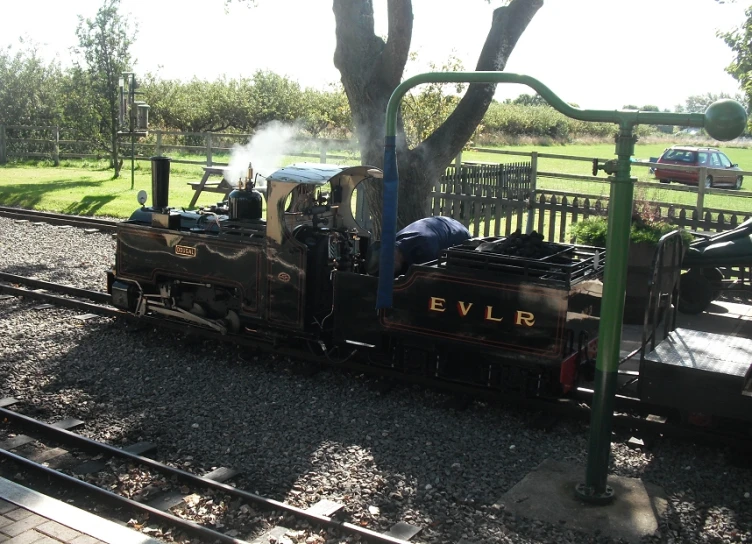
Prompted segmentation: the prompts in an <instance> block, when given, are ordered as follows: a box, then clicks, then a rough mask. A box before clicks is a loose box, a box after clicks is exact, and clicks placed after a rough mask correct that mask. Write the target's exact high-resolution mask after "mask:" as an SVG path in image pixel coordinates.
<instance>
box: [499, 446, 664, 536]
mask: <svg viewBox="0 0 752 544" xmlns="http://www.w3.org/2000/svg"><path fill="white" fill-rule="evenodd" d="M584 481H585V469H584V467H579V466H576V465H570V464H567V463H562V462H560V461H553V460H550V459H547V460H545V461H544V462H543V463H541V464H540V465H539V466H538V467H537V468H536V469H535V470H534V471H533V472H531V473H530V474H528V475H527V476H525V478H523V479H522V481H520V482H519V483H518V484H517V485H515V486H514V487H513V488H512V489H510V490H509V491H507V493H505V494H504V496H503V497H502V498H501V500H500V501H499V503H500V504H503V505H504V507H505V510H506V511H507V512H511V513H513V514H516V515H518V516H522V517H525V518H530V519H536V520H539V521H545V522H548V523H552V524H556V525H559V524H562V522H563V524H564V526H565V527H568V528H570V529H573V530H577V531H582V532H584V533H590V534H592V533H594V532H595V531H596V530H597V531H600V534H602V535H607V536H610V537H612V538H615V539H617V538H622V539H624V540H626V541H627V542H635V543H637V542H639V541H640V539H641V538H642V537H644V536H648V535H652V534H653V533H655V531H656V530H657V529H658V521H659V520H660V519H661V518H662V517H663V516H665V514H666V506H667V503H666V498H665V495H664V494H663V490H662V489H661V488H660V487H658V486H655V485H652V484H649V483H646V482H643V481H642V480H638V479H636V478H624V477H620V476H609V478H608V485H610V486H611V487H612V488H613V489H614V496H615V499H614V501H613V502H612V503H611V504H610V505H608V506H594V505H591V504H586V503H583V502H582V501H580V500H578V499H577V498H575V493H574V489H575V486H576V485H577V484H579V483H582V482H584Z"/></svg>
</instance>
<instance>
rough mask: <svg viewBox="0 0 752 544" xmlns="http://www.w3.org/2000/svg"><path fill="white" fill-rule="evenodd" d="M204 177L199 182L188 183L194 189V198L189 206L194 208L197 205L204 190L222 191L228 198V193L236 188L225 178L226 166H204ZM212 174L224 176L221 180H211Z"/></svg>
mask: <svg viewBox="0 0 752 544" xmlns="http://www.w3.org/2000/svg"><path fill="white" fill-rule="evenodd" d="M203 168H204V177H202V178H201V181H199V182H189V183H188V185H190V186H191V189H193V191H194V193H193V198H192V199H191V203H190V204H189V205H188V207H189V208H193V206H195V205H196V201H197V200H198V197H199V196H200V195H201V193H202V192H204V191H206V192H209V193H222V194H224V195H225V198H227V195H229V194H230V192H231V191H232V190H233V189H234V188H235V187H233V186H232V185H230V183H228V181H227V180H226V179H225V174H224V168H217V167H214V166H204V167H203ZM211 176H222V179H221V180H220V181H209V178H210V177H211Z"/></svg>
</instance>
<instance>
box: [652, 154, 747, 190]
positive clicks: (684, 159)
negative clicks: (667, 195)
mask: <svg viewBox="0 0 752 544" xmlns="http://www.w3.org/2000/svg"><path fill="white" fill-rule="evenodd" d="M671 164H680V165H682V166H706V167H707V168H713V169H718V170H708V174H707V177H706V178H705V187H706V188H708V189H709V188H711V187H721V186H724V187H727V188H731V189H741V188H742V180H743V176H741V175H740V174H739V173H738V172H739V171H740V168H739V165H738V164H731V161H730V160H729V158H728V157H727V156H726V155H724V154H723V153H721V152H720V151H718V150H717V149H715V148H712V147H689V146H673V147H670V148H668V149H667V150H666V151H664V152H663V155H661V157H660V158H659V159H658V163H657V165H656V166H655V177H656V178H658V180H659V181H660V182H661V183H671V182H672V181H675V182H677V183H684V184H687V185H697V177H698V174H699V170H694V171H692V170H670V169H669V168H668V167H667V166H668V165H671ZM662 165H667V166H666V167H662Z"/></svg>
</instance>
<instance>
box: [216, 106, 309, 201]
mask: <svg viewBox="0 0 752 544" xmlns="http://www.w3.org/2000/svg"><path fill="white" fill-rule="evenodd" d="M299 131H300V127H299V126H298V125H297V124H290V123H281V122H279V121H272V122H270V123H267V124H265V125H263V126H262V127H261V128H260V129H259V130H258V131H256V133H255V134H254V135H253V137H251V139H250V140H249V141H248V143H247V144H245V145H240V144H234V145H233V147H232V152H231V154H230V164H229V165H228V166H227V168H225V169H224V178H225V179H226V180H227V181H228V182H229V183H231V184H232V185H233V186H235V187H237V186H238V181H239V180H241V179H243V180H244V179H245V178H246V175H247V173H248V165H249V164H251V163H252V164H253V170H254V172H256V173H257V174H259V176H258V179H257V183H256V187H257V188H259V189H261V188H264V187H266V177H267V176H269V175H270V174H271V173H272V172H274V171H276V170H278V169H279V168H280V167H281V166H282V160H283V158H284V157H285V156H286V155H289V154H291V153H293V152H294V151H295V148H296V147H297V143H296V136H297V135H298V134H299Z"/></svg>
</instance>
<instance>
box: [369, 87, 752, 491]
mask: <svg viewBox="0 0 752 544" xmlns="http://www.w3.org/2000/svg"><path fill="white" fill-rule="evenodd" d="M457 82H466V83H517V84H522V85H527V86H529V87H531V88H532V89H534V90H535V91H536V92H537V93H538V94H539V95H540V96H541V97H543V99H544V100H546V102H548V103H549V104H550V105H551V106H553V107H554V108H555V109H556V110H558V111H560V112H561V113H563V114H564V115H566V116H567V117H571V118H573V119H579V120H581V121H590V122H600V123H615V124H616V125H618V133H617V135H616V159H615V160H610V161H607V162H606V163H605V164H604V165H602V166H599V167H598V168H599V169H602V170H604V171H605V172H606V173H607V174H609V177H608V181H609V182H610V184H611V191H610V204H609V210H608V234H607V236H606V247H607V249H606V268H605V273H604V279H603V282H604V289H603V298H602V308H603V311H602V312H601V319H600V326H599V331H598V357H597V359H596V368H595V393H594V396H593V406H592V417H591V421H590V440H589V446H588V460H587V469H586V477H585V482H584V483H581V484H578V485H577V488H576V490H575V491H576V493H577V496H578V497H580V498H581V499H582V500H584V501H587V502H591V503H596V504H606V503H608V502H610V501H611V500H612V499H613V490H612V489H611V488H610V487H609V486H608V485H607V484H606V481H607V476H608V458H609V454H610V449H611V426H612V420H613V408H614V397H615V392H616V379H617V370H618V366H619V346H620V344H621V329H622V315H623V313H624V296H625V291H626V278H627V259H628V252H629V233H630V228H631V221H632V198H633V192H634V191H633V189H634V182H635V181H636V180H635V178H632V177H631V175H630V157H631V156H632V155H633V154H634V145H635V142H636V137H635V135H634V127H635V126H636V125H639V124H650V125H676V126H685V127H698V128H705V130H706V131H707V132H708V134H709V135H710V136H712V137H713V138H715V139H718V140H723V141H726V140H732V139H734V138H736V137H738V136H740V135H741V134H742V132H743V131H744V128H745V127H746V124H747V114H746V112H745V110H744V108H743V107H742V105H741V104H739V103H738V102H735V101H733V100H721V101H718V102H715V103H714V104H712V105H711V106H710V107H708V109H707V111H706V112H705V113H704V114H702V113H687V114H683V113H661V112H642V111H619V110H582V109H579V108H574V107H572V106H570V105H569V104H567V103H566V102H564V101H563V100H562V99H561V98H559V97H558V96H557V95H555V94H554V93H553V91H551V90H550V89H549V88H548V87H546V86H545V85H543V84H542V83H541V82H540V81H538V80H536V79H534V78H532V77H530V76H525V75H520V74H511V73H504V72H428V73H424V74H419V75H417V76H414V77H411V78H410V79H407V80H405V81H404V82H402V83H401V84H400V85H399V86H398V87H397V88H396V89H395V90H394V92H393V93H392V96H391V98H390V99H389V103H388V104H387V109H386V136H385V141H384V178H383V190H384V201H383V212H382V231H381V256H380V261H381V269H382V270H392V268H394V244H395V238H396V228H397V189H398V185H399V176H398V173H397V155H396V148H395V140H396V126H397V112H398V109H399V104H400V101H401V100H402V97H403V96H404V95H405V93H406V92H407V91H408V90H409V89H411V88H412V87H415V86H416V85H420V84H422V83H457ZM393 284H394V277H393V276H392V275H391V274H381V275H380V276H379V286H378V295H377V299H376V309H377V310H381V309H385V308H390V307H391V306H392V289H393Z"/></svg>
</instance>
